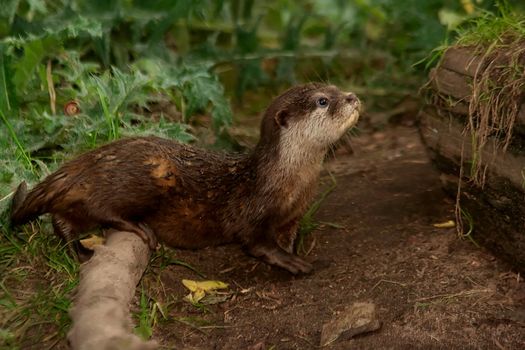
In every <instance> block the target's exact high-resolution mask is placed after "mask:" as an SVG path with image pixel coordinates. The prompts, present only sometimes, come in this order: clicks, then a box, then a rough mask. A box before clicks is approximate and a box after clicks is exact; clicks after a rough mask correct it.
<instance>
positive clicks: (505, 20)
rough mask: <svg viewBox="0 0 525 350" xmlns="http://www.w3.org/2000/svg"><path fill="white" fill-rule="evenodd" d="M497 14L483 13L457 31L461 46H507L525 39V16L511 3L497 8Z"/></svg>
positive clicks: (458, 41) (502, 4)
mask: <svg viewBox="0 0 525 350" xmlns="http://www.w3.org/2000/svg"><path fill="white" fill-rule="evenodd" d="M497 9H498V10H497V12H489V11H483V12H482V13H481V15H480V16H478V17H475V18H473V19H471V20H470V21H468V22H466V23H465V25H464V26H460V27H459V28H458V29H457V33H458V38H457V43H458V44H459V45H498V44H501V45H507V44H508V43H509V42H511V41H514V40H523V38H524V37H525V14H524V13H523V12H520V11H515V10H514V9H513V8H511V7H510V5H509V3H501V4H499V5H498V6H497Z"/></svg>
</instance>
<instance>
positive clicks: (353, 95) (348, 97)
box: [345, 92, 359, 103]
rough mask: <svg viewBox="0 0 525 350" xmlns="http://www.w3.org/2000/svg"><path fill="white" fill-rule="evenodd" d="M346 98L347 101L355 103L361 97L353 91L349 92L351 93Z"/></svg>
mask: <svg viewBox="0 0 525 350" xmlns="http://www.w3.org/2000/svg"><path fill="white" fill-rule="evenodd" d="M345 99H346V102H348V103H353V102H357V101H359V99H358V98H357V96H356V95H355V94H354V93H352V92H349V93H348V94H347V95H346V97H345Z"/></svg>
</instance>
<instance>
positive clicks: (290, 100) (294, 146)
mask: <svg viewBox="0 0 525 350" xmlns="http://www.w3.org/2000/svg"><path fill="white" fill-rule="evenodd" d="M360 108H361V103H360V101H359V99H358V98H357V97H356V96H355V95H354V94H353V93H348V92H343V91H341V90H339V89H338V88H337V87H335V86H333V85H325V84H319V83H310V84H305V85H299V86H295V87H293V88H291V89H289V90H287V91H285V92H284V93H283V94H282V95H280V96H278V97H277V98H276V99H275V100H274V101H273V102H272V104H271V105H270V106H269V107H268V109H267V110H266V113H265V115H264V118H263V121H262V124H261V140H260V142H259V144H260V145H261V144H262V145H264V144H273V145H274V146H276V147H277V148H279V149H281V150H282V151H283V152H286V153H292V154H289V155H290V156H291V157H294V154H293V153H294V152H295V153H296V154H295V156H297V157H299V158H300V157H301V154H303V155H304V154H306V153H311V152H314V153H322V151H323V150H326V149H327V148H328V147H329V146H330V145H331V144H333V143H334V142H336V141H337V140H338V139H339V138H340V137H341V136H342V135H343V134H344V133H345V131H346V130H348V128H350V127H351V126H353V125H355V124H356V123H357V119H358V117H359V110H360Z"/></svg>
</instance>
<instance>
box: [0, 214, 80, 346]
mask: <svg viewBox="0 0 525 350" xmlns="http://www.w3.org/2000/svg"><path fill="white" fill-rule="evenodd" d="M0 254H1V260H0V276H2V278H1V280H0V348H3V347H6V348H24V347H28V346H31V345H33V346H34V345H35V344H42V346H43V347H45V346H47V347H51V346H52V345H53V344H55V343H57V342H61V341H63V338H64V336H65V334H66V332H67V330H68V328H69V325H70V319H69V316H68V314H67V311H68V309H69V306H70V303H71V293H72V291H73V289H74V288H75V286H76V285H77V283H78V264H77V263H76V262H74V261H73V260H72V259H71V258H70V257H69V256H68V255H67V254H66V250H65V249H63V244H62V243H61V242H60V241H59V240H58V239H57V238H56V237H55V236H54V235H53V234H51V232H50V227H49V225H40V224H39V223H37V224H35V225H32V226H30V227H26V228H25V230H24V232H22V233H20V234H17V233H14V232H13V231H11V230H8V229H7V228H6V227H5V226H2V228H1V235H0Z"/></svg>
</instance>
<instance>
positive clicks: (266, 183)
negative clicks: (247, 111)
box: [11, 84, 358, 273]
mask: <svg viewBox="0 0 525 350" xmlns="http://www.w3.org/2000/svg"><path fill="white" fill-rule="evenodd" d="M319 91H321V92H322V93H324V94H325V95H327V96H329V97H330V99H331V101H333V102H332V103H331V104H330V106H329V107H328V108H329V113H330V115H333V116H334V118H343V117H345V116H339V115H338V114H340V113H338V111H339V112H340V108H342V107H341V106H342V104H348V103H354V104H355V106H354V108H358V102H356V101H357V99H356V98H355V96H353V95H346V94H343V93H341V92H340V91H339V90H338V89H336V88H335V87H331V86H325V85H320V84H307V85H303V86H298V87H295V88H292V89H290V90H288V91H287V92H285V93H284V94H282V95H281V96H279V97H278V98H277V99H275V100H274V102H273V103H272V104H271V105H270V106H269V107H268V109H267V111H266V112H265V114H264V117H263V121H262V124H261V138H260V142H259V144H258V145H257V147H256V148H255V150H254V151H253V152H252V153H251V154H225V153H217V152H211V151H208V150H203V149H198V148H195V147H192V146H188V145H184V144H180V143H178V142H176V141H172V140H167V139H162V138H158V137H135V138H126V139H122V140H119V141H116V142H112V143H110V144H107V145H105V146H102V147H100V148H97V149H95V150H93V151H90V152H87V153H85V154H83V155H81V156H79V157H78V158H76V159H74V160H72V161H70V162H68V163H66V164H64V165H63V166H62V167H61V168H60V169H59V170H58V171H56V172H55V173H53V174H51V175H50V176H48V177H47V178H46V179H45V180H44V181H42V182H41V183H40V184H38V185H37V186H36V187H35V188H34V189H33V190H32V191H30V192H29V193H26V192H27V191H26V189H25V184H24V183H23V184H21V185H20V186H19V189H18V190H17V192H16V194H15V197H14V200H13V205H12V216H11V220H12V223H13V224H15V225H18V224H23V223H25V222H27V221H29V220H32V219H34V218H36V217H37V216H39V215H41V214H43V213H51V215H52V218H53V225H54V227H55V230H56V231H57V232H58V234H60V235H61V236H63V237H64V238H65V239H66V240H68V241H71V240H73V239H75V238H77V237H78V235H79V234H80V233H82V232H85V231H87V230H90V229H93V228H96V227H112V228H115V229H118V230H127V231H132V232H136V233H137V234H139V235H141V237H143V238H144V239H145V240H146V241H150V243H152V242H151V241H153V243H152V246H154V245H155V244H156V242H155V237H156V238H158V239H159V240H160V241H161V242H164V243H166V244H167V245H169V246H172V247H180V248H200V247H204V246H210V245H216V244H222V243H228V242H234V241H236V242H239V243H241V244H242V245H243V246H244V247H245V248H246V249H247V251H248V252H249V253H250V254H252V255H254V256H257V257H260V258H262V259H263V260H265V261H266V262H268V263H271V264H275V265H278V266H281V267H283V268H286V269H288V270H289V271H291V272H292V273H297V272H308V271H309V270H310V269H311V266H310V264H309V263H307V262H305V261H303V260H302V259H300V258H298V257H297V256H295V255H293V254H292V246H293V241H294V239H295V232H296V230H297V226H298V222H299V219H300V218H301V216H302V215H303V213H304V211H305V210H306V209H307V206H308V204H309V202H310V201H311V199H312V197H313V195H314V191H315V184H316V182H317V179H318V176H319V171H320V164H321V162H322V158H323V157H324V155H325V153H326V150H327V149H328V147H329V144H327V145H324V146H325V147H324V148H323V147H322V145H321V146H319V149H317V146H315V145H314V146H312V149H307V150H305V154H306V155H302V154H298V155H297V159H295V156H294V158H293V163H294V164H293V165H292V164H283V161H282V159H288V158H283V156H282V149H281V148H282V147H280V146H281V143H282V142H284V141H282V140H281V138H282V137H283V136H282V135H283V132H282V130H283V129H285V128H293V127H296V126H294V123H295V122H297V121H298V120H300V119H304V118H307V117H308V115H309V114H310V113H311V112H312V111H313V110H315V108H318V107H317V106H316V104H315V101H312V94H313V93H314V92H315V93H319ZM348 96H350V98H349V97H348ZM352 96H353V97H352ZM330 108H331V109H332V110H330ZM323 132H325V131H324V130H319V133H323ZM307 148H308V147H307ZM303 158H304V159H303ZM286 162H288V161H286ZM150 229H151V230H150ZM151 231H152V232H151ZM153 234H154V237H152V236H153Z"/></svg>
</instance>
